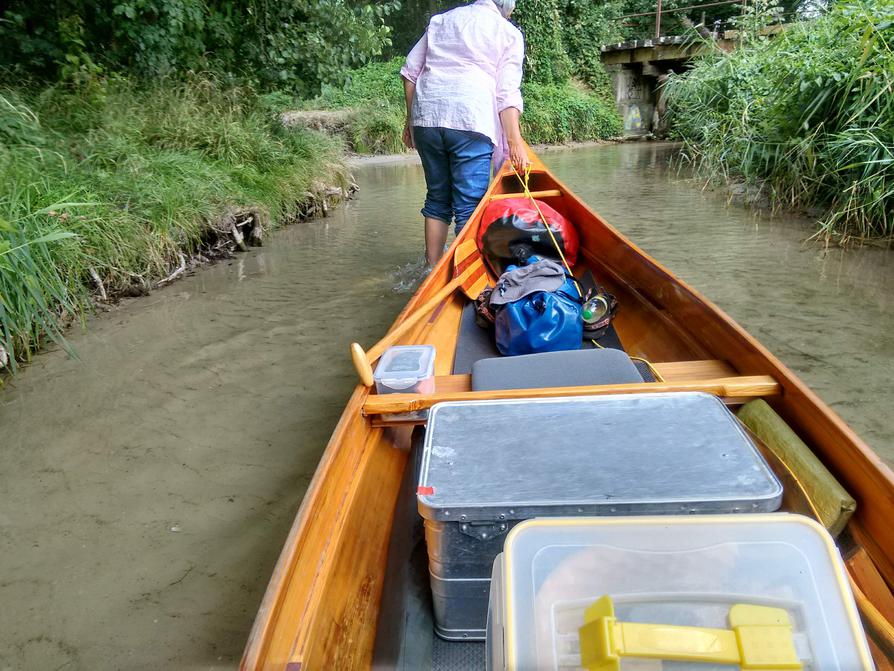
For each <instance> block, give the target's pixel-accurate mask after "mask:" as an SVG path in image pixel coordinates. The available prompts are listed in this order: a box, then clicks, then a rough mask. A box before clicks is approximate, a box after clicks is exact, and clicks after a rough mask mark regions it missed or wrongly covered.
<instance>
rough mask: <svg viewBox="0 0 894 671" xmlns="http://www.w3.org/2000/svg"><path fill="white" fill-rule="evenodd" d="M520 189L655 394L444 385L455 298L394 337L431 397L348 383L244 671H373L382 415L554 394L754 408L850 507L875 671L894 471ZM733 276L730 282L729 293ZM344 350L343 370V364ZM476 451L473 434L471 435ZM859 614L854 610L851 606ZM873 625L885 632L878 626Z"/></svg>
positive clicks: (387, 449)
mask: <svg viewBox="0 0 894 671" xmlns="http://www.w3.org/2000/svg"><path fill="white" fill-rule="evenodd" d="M531 190H532V191H534V192H535V195H537V197H539V198H541V199H543V200H544V201H545V202H547V203H548V204H550V205H551V206H552V207H554V208H555V209H556V210H558V211H560V212H561V213H563V214H564V215H565V216H566V218H568V219H569V220H570V221H572V222H573V223H574V224H575V225H576V226H577V228H578V231H579V233H580V236H581V252H582V254H581V256H582V258H580V259H579V261H580V263H579V267H578V268H575V270H576V271H578V270H583V269H589V270H591V271H592V272H593V273H594V274H595V276H596V277H597V278H599V280H600V282H601V283H603V284H605V285H606V286H607V288H608V289H609V290H610V291H611V292H612V293H613V294H615V296H617V297H618V299H619V301H620V304H621V309H620V311H619V313H618V316H617V318H616V320H615V328H616V330H617V333H618V335H619V337H620V339H621V341H622V343H623V345H624V347H625V349H626V350H627V352H628V353H629V354H631V355H632V356H638V357H645V358H647V359H648V360H649V361H650V362H652V363H653V365H654V366H655V368H656V369H657V370H658V371H659V373H660V375H661V377H662V378H663V379H664V381H663V382H646V383H639V384H625V385H600V386H593V387H568V388H555V387H554V388H544V389H526V390H510V391H496V392H494V391H488V392H475V391H471V390H470V380H469V376H468V375H452V374H451V373H452V369H453V361H454V353H455V348H456V342H457V336H458V331H459V325H460V317H461V313H462V309H463V306H464V304H465V299H464V298H463V297H462V296H461V295H459V294H454V295H453V296H451V297H450V298H448V299H446V300H445V301H444V302H443V303H442V304H441V305H440V306H439V307H438V308H437V309H435V310H434V311H433V312H432V313H431V315H430V316H429V317H428V318H427V319H422V320H421V321H420V322H419V323H418V324H417V325H416V326H415V327H414V328H412V329H411V330H410V331H409V332H408V333H407V334H406V336H405V337H404V338H403V339H402V340H401V343H402V344H414V343H425V344H430V345H433V346H434V347H435V348H436V351H437V359H436V371H435V372H436V375H437V378H436V391H435V393H433V394H429V395H418V394H410V395H404V394H390V395H381V396H380V395H376V394H375V393H372V392H371V391H370V390H369V389H367V388H366V387H363V386H360V385H358V386H357V388H356V389H355V390H354V393H353V394H352V396H351V398H350V400H349V401H348V404H347V406H346V408H345V411H344V413H343V415H342V417H341V420H340V421H339V423H338V425H337V427H336V429H335V431H334V433H333V435H332V438H331V439H330V442H329V444H328V447H327V449H326V452H325V454H324V456H323V458H322V460H321V462H320V465H319V468H318V469H317V472H316V474H315V477H314V479H313V482H312V483H311V486H310V488H309V489H308V492H307V494H306V496H305V499H304V501H303V503H302V505H301V508H300V510H299V512H298V515H297V518H296V520H295V523H294V525H293V527H292V529H291V532H290V534H289V536H288V539H287V541H286V544H285V547H284V548H283V551H282V554H281V556H280V559H279V561H278V563H277V565H276V568H275V570H274V574H273V576H272V578H271V581H270V585H269V587H268V590H267V593H266V595H265V597H264V599H263V602H262V604H261V607H260V610H259V612H258V615H257V619H256V622H255V626H254V628H253V630H252V632H251V635H250V638H249V641H248V644H247V647H246V651H245V655H244V658H243V660H242V668H243V669H289V670H290V671H299V670H301V671H306V670H308V669H358V668H368V667H369V666H370V664H371V662H372V655H373V646H374V641H375V637H376V627H377V617H378V612H379V604H380V599H381V593H382V587H383V579H384V572H385V565H386V562H387V552H388V544H389V538H390V534H391V527H392V519H393V515H394V510H395V503H396V500H397V495H398V490H399V486H400V482H401V479H402V477H403V475H404V469H405V467H406V465H407V460H408V459H407V457H408V448H409V439H410V434H411V431H412V426H411V425H406V423H405V422H403V423H399V422H394V421H391V420H390V419H389V417H388V414H389V413H394V412H403V411H407V410H416V409H423V408H428V407H431V406H432V405H433V404H434V403H437V402H439V401H446V400H461V399H462V400H471V399H492V398H519V397H523V398H527V397H541V398H543V397H562V396H571V395H574V396H580V395H587V394H589V395H598V394H617V393H634V392H635V393H639V392H652V391H654V392H657V391H687V390H702V391H707V392H710V393H713V394H716V395H718V396H720V397H722V398H723V399H724V400H725V402H727V403H729V404H731V405H736V404H740V403H742V402H743V401H744V400H747V399H750V398H755V397H761V398H764V399H765V400H766V401H767V402H768V403H769V404H770V405H771V406H772V408H773V409H774V410H775V411H776V412H777V413H778V414H779V415H780V416H781V417H782V418H783V419H784V420H785V421H786V422H787V423H788V424H789V426H790V427H791V428H792V429H793V430H794V431H795V432H796V433H797V434H798V436H799V437H800V438H801V439H802V440H803V441H804V442H805V443H806V444H807V445H808V446H809V447H810V448H811V449H812V450H813V452H814V453H815V454H816V455H817V456H818V457H819V459H820V460H822V462H823V463H824V464H825V466H826V467H827V468H828V469H829V470H830V471H831V472H832V473H833V474H834V475H835V477H836V478H837V479H838V480H839V481H840V482H841V483H842V484H843V485H844V487H845V488H847V490H848V491H849V493H850V494H851V495H852V496H853V497H854V498H855V499H856V501H857V509H856V513H855V514H854V516H853V518H852V519H851V521H850V523H849V525H848V528H847V537H848V539H849V540H848V546H849V551H848V554H847V555H846V559H847V564H848V567H849V570H850V572H851V577H852V579H853V581H854V585H855V594H856V595H857V599H858V602H859V601H860V598H861V595H862V597H863V598H864V603H863V606H864V607H865V606H867V604H868V607H869V608H873V609H875V611H876V613H877V615H878V618H877V619H876V622H875V627H874V629H873V631H875V630H877V629H878V628H879V627H881V628H882V631H881V632H880V633H879V632H878V631H875V634H876V635H875V636H873V637H872V639H873V640H871V645H872V648H873V654H874V655H875V659H876V664H877V666H878V668H880V669H892V668H894V666H892V665H891V663H890V661H889V658H890V656H891V655H892V653H894V651H892V650H891V649H890V647H889V646H888V644H887V643H886V641H885V634H886V633H887V634H888V635H889V637H890V639H889V642H891V641H894V629H890V626H889V625H888V626H889V630H887V631H886V630H885V626H886V625H887V622H890V621H892V620H894V597H892V594H891V591H890V588H889V586H890V585H891V584H894V525H892V523H891V520H892V519H894V473H892V472H891V470H890V469H889V468H888V467H887V466H886V465H885V464H884V463H883V462H882V460H881V459H880V458H879V457H878V456H877V455H876V454H875V453H874V452H872V451H871V450H870V449H869V447H868V446H867V445H866V444H864V443H863V441H862V440H861V439H860V438H859V437H858V436H857V435H856V434H855V433H854V432H853V431H852V430H851V429H850V428H849V427H848V426H847V425H846V424H845V423H844V422H843V421H842V420H841V419H840V418H839V417H838V416H837V415H836V414H835V413H834V412H833V411H832V410H831V409H830V408H829V407H828V406H826V405H825V404H824V403H823V402H822V401H821V400H820V399H819V398H818V397H817V396H816V394H814V393H813V392H812V391H811V390H810V389H809V388H808V387H807V386H805V385H804V383H803V382H801V381H800V380H799V379H798V378H797V377H796V376H795V375H794V374H793V373H792V372H791V371H790V370H789V369H788V368H786V367H785V366H784V365H783V364H782V363H781V362H780V361H779V360H778V359H776V358H775V357H774V356H773V355H772V354H771V353H770V352H768V351H767V350H766V349H765V348H764V347H763V346H762V345H761V344H760V343H758V342H757V341H756V340H755V339H754V338H753V337H751V336H750V335H749V334H748V333H746V332H745V331H744V330H743V329H742V328H741V327H740V326H738V325H737V324H736V323H735V322H734V321H733V320H732V319H730V318H729V317H728V316H727V315H726V314H724V313H723V312H722V311H721V310H719V309H718V308H717V307H716V306H714V305H713V304H711V303H710V302H709V301H708V300H707V299H706V298H705V297H703V296H701V295H700V294H699V293H698V292H696V291H695V290H693V289H692V288H691V287H689V286H687V285H686V284H685V283H684V282H682V281H681V280H679V279H677V278H676V277H674V275H673V274H671V272H670V271H669V270H667V269H665V268H664V267H662V266H661V265H660V264H659V263H658V262H657V261H655V260H653V259H651V258H650V257H649V256H648V255H647V254H645V253H644V252H643V251H642V250H640V249H639V248H638V247H636V246H635V245H634V244H633V243H631V242H630V241H628V240H626V239H625V238H624V237H623V236H622V235H621V234H620V233H619V232H618V231H616V230H615V229H614V228H612V227H611V226H610V225H608V224H607V223H606V222H605V221H604V220H603V219H602V218H601V217H599V215H598V214H596V213H595V212H594V211H593V210H591V209H590V208H589V207H588V206H587V205H585V204H584V203H583V202H581V201H580V200H579V199H577V198H576V197H575V196H574V194H572V193H571V192H570V191H569V190H568V189H567V187H566V186H565V185H564V184H562V183H561V182H560V181H559V180H557V179H556V178H555V177H553V176H552V175H551V174H550V173H549V172H548V170H547V169H546V167H545V166H544V165H543V164H542V163H540V162H539V161H535V166H534V172H533V173H532V175H531ZM518 191H519V183H518V180H517V178H516V176H515V175H513V174H512V173H511V172H510V171H509V170H508V169H506V168H504V169H503V170H502V171H501V172H500V173H499V174H498V175H497V177H496V178H495V180H494V182H493V183H492V185H491V187H490V190H489V192H488V194H487V195H486V196H485V198H484V200H483V201H482V204H481V205H480V206H479V208H478V210H477V211H476V213H475V214H474V215H473V217H472V219H471V220H470V222H469V224H468V225H467V227H466V229H465V231H464V233H463V236H462V237H461V239H465V238H466V236H472V235H474V232H475V230H476V228H477V226H478V224H479V220H480V217H481V213H482V211H483V208H484V206H485V204H486V203H487V202H488V201H489V199H491V198H504V197H509V196H510V195H511V194H515V195H518ZM451 256H452V254H450V253H448V254H447V255H445V257H444V260H443V261H442V262H441V263H440V264H439V265H438V266H437V267H436V268H435V269H434V270H433V271H432V272H431V274H430V275H429V276H428V278H427V279H426V281H425V282H424V283H423V285H422V286H421V287H420V289H419V291H418V292H417V293H416V294H415V295H414V296H413V298H412V299H411V300H410V302H409V303H408V305H407V306H406V308H405V309H404V311H403V312H402V313H401V315H400V316H399V317H398V319H397V321H396V322H395V324H399V323H400V322H401V321H402V319H403V318H404V317H405V316H407V315H409V314H410V313H411V312H412V311H413V310H414V309H416V308H417V307H418V306H419V305H421V304H423V303H424V302H425V301H426V299H427V298H429V297H431V296H432V295H433V294H434V293H435V292H436V291H437V290H438V289H440V288H441V287H444V286H445V285H446V284H447V282H448V281H449V280H450V278H451V268H450V258H451ZM745 285H747V278H743V286H745ZM347 356H348V355H347V352H346V360H347ZM483 439H484V438H483ZM862 610H863V612H864V619H865V613H866V612H867V611H866V609H865V608H863V609H862ZM886 620H887V622H886Z"/></svg>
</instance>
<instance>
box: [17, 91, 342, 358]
mask: <svg viewBox="0 0 894 671" xmlns="http://www.w3.org/2000/svg"><path fill="white" fill-rule="evenodd" d="M274 112H275V110H273V109H271V108H270V107H269V106H268V105H267V104H265V99H264V98H259V97H258V96H256V95H255V94H254V93H252V92H251V91H249V90H244V89H229V90H222V89H220V88H218V86H217V85H216V84H215V83H214V82H213V81H208V80H194V81H190V82H187V83H181V84H178V83H165V82H161V83H158V84H156V85H154V86H152V87H149V88H146V87H143V88H137V87H134V86H132V85H130V84H128V83H127V82H124V81H112V82H107V83H102V84H97V83H93V84H90V85H88V86H87V87H84V88H81V89H79V90H76V91H74V90H70V89H67V88H65V87H52V88H44V89H33V90H31V89H21V88H20V89H15V90H10V89H6V90H0V347H2V348H3V349H4V350H5V351H6V352H7V353H10V354H11V355H12V357H11V358H12V366H13V367H14V366H15V361H16V360H19V361H22V360H27V359H28V358H29V357H30V356H31V354H32V353H33V352H34V351H35V349H36V348H37V347H39V345H40V342H41V339H42V338H43V337H44V336H49V337H50V338H52V339H54V340H57V341H61V340H62V337H61V336H62V330H63V328H64V326H65V324H66V323H68V322H69V321H70V320H72V319H75V318H78V317H79V316H81V315H83V314H84V313H85V311H86V310H87V309H88V308H89V306H90V294H91V290H92V289H93V288H94V287H95V282H94V280H93V278H92V274H94V273H95V274H96V275H97V276H98V277H99V278H101V280H102V282H103V284H104V286H105V288H106V290H108V291H110V292H115V291H117V290H121V289H124V288H126V287H127V286H128V285H130V284H132V283H133V282H134V281H135V279H136V278H139V279H140V281H151V280H153V279H158V278H160V277H163V276H165V275H167V274H168V273H169V272H170V269H171V268H172V267H173V266H175V265H176V264H177V262H178V259H179V255H180V253H181V252H193V251H195V250H196V249H197V248H198V247H199V245H200V243H201V241H202V240H203V238H204V237H205V236H206V235H207V234H208V232H209V230H210V227H211V225H212V224H213V223H214V221H215V219H217V218H219V217H220V216H221V215H222V214H223V213H224V212H225V211H226V210H227V209H228V208H232V207H242V206H249V207H256V208H259V209H261V210H262V211H263V212H265V213H266V215H267V216H268V217H269V220H270V221H271V222H272V224H273V225H276V224H279V223H283V222H286V221H288V220H290V219H291V218H292V217H294V216H295V215H296V213H297V211H298V206H299V204H300V201H302V200H303V199H304V198H305V194H306V193H307V192H308V191H309V190H310V189H311V185H312V183H313V181H314V180H317V179H321V180H323V181H326V180H333V181H335V180H340V179H343V176H344V172H343V167H342V165H341V162H340V158H339V157H340V154H341V147H340V145H339V144H338V143H337V142H336V141H334V140H332V139H330V138H327V137H324V136H323V135H320V134H316V133H311V132H306V131H294V130H286V129H284V128H282V127H281V125H279V124H278V122H277V121H276V120H275V117H276V115H275V113H274Z"/></svg>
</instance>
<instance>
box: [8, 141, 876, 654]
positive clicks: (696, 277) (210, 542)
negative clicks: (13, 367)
mask: <svg viewBox="0 0 894 671" xmlns="http://www.w3.org/2000/svg"><path fill="white" fill-rule="evenodd" d="M666 157H667V149H666V148H661V147H657V146H655V145H622V146H611V147H601V148H593V149H584V150H575V151H564V152H550V153H548V154H545V155H544V158H545V159H546V161H547V163H548V164H549V165H550V166H551V167H553V168H554V169H555V170H556V172H557V173H558V174H559V175H560V177H562V178H563V179H564V180H566V181H567V182H568V183H569V185H570V186H572V187H573V188H574V189H575V190H576V191H578V193H580V194H581V195H582V196H583V197H584V198H585V199H587V200H588V201H589V202H590V203H592V204H594V205H595V207H596V209H597V210H599V211H600V212H601V213H602V214H603V215H604V216H606V217H607V218H608V219H609V220H610V221H612V222H613V223H614V224H615V225H616V226H618V227H619V228H620V229H621V230H622V231H624V232H625V233H627V234H629V235H630V236H631V237H633V238H634V239H635V240H636V241H637V242H638V243H639V244H641V245H642V246H643V247H644V248H645V249H646V250H647V251H648V252H650V253H652V254H653V255H655V256H656V257H657V258H658V259H660V260H661V261H662V262H664V263H665V264H666V265H667V266H669V267H670V268H671V269H672V270H674V271H675V272H676V273H678V274H679V275H680V276H682V277H683V278H684V279H686V280H688V281H689V282H691V283H692V284H693V285H695V286H696V287H697V288H698V289H700V290H702V291H703V292H704V293H706V294H707V295H708V296H709V297H710V298H712V299H714V300H715V301H716V302H717V303H719V304H720V305H721V306H722V307H723V308H725V309H726V310H727V311H729V312H730V314H732V315H733V317H735V318H736V319H738V320H739V321H740V322H741V323H742V324H743V325H745V326H746V328H748V329H749V330H750V331H752V332H753V333H754V334H756V335H757V336H758V337H759V338H760V339H761V340H762V341H763V342H764V343H765V344H766V345H768V346H769V347H770V349H771V350H773V351H774V352H775V353H777V354H778V355H779V356H780V357H781V358H782V359H783V361H785V362H786V363H788V364H789V365H790V366H792V367H793V368H794V369H795V370H796V371H798V372H799V373H800V374H801V375H802V376H803V377H804V378H805V380H806V381H807V382H808V383H810V384H811V385H813V386H814V388H815V389H816V390H817V391H818V392H819V393H820V395H821V396H823V398H825V399H826V400H827V401H829V402H830V403H831V404H832V405H833V406H834V407H835V408H836V409H837V410H838V411H839V412H840V413H841V414H842V415H843V416H844V417H845V419H846V420H847V421H849V422H850V423H851V424H852V425H853V426H854V427H855V428H856V429H857V431H858V432H859V433H860V434H861V435H862V436H863V437H864V438H865V439H867V440H868V441H869V442H870V444H872V445H873V446H874V447H875V448H876V449H877V450H878V451H879V452H880V453H882V454H883V455H884V456H886V458H888V460H889V461H894V420H892V418H891V416H890V413H889V412H888V407H889V405H890V401H889V399H888V393H889V391H890V388H891V384H890V380H891V379H892V375H894V305H892V301H894V299H892V289H894V272H892V271H894V254H892V252H886V251H877V250H861V251H843V250H837V249H836V250H829V251H823V250H821V249H819V248H817V247H816V246H814V245H810V244H806V245H805V244H803V243H802V240H803V238H804V237H805V230H804V229H803V228H802V227H801V226H802V223H801V222H794V221H780V220H772V221H770V220H765V219H760V218H757V217H754V216H752V215H751V214H749V213H747V212H744V211H742V210H739V209H736V208H727V207H726V206H725V204H724V201H723V199H722V198H720V197H718V196H716V195H714V194H703V193H701V192H699V191H698V190H696V189H694V188H692V187H691V186H690V185H687V184H679V183H677V180H676V177H675V175H674V174H673V173H669V172H668V170H667V169H666V167H665V165H666V163H665V161H666ZM357 179H358V182H359V183H360V186H361V189H362V190H361V195H360V198H359V199H358V200H357V201H355V202H353V203H351V204H350V205H349V206H347V207H346V208H343V209H342V210H340V211H338V212H336V213H335V214H334V215H333V216H332V217H331V218H329V219H327V220H324V221H321V222H317V223H312V224H307V225H302V226H297V227H293V228H291V229H289V230H286V231H283V232H282V233H280V234H278V235H276V236H274V238H273V239H272V240H271V241H270V243H269V245H268V246H267V247H265V248H263V249H261V250H257V251H253V252H251V253H248V254H244V255H241V256H240V257H239V258H238V259H237V260H235V261H233V262H232V263H229V264H222V265H218V266H216V267H213V268H210V269H207V270H205V271H202V272H201V273H199V274H198V275H196V276H194V277H191V278H187V279H186V280H183V281H181V282H178V283H176V284H174V285H173V286H172V287H170V288H169V289H167V290H165V291H161V292H158V293H156V294H154V295H153V296H151V297H149V298H146V299H140V300H137V301H130V302H127V303H125V304H124V305H122V306H121V307H120V308H119V309H117V310H115V311H114V312H112V313H111V314H109V315H105V316H102V317H101V318H99V319H96V320H94V322H93V323H91V325H90V328H89V331H88V332H87V333H86V334H81V333H77V334H74V335H73V337H72V340H73V341H74V344H75V346H76V347H77V349H78V352H79V354H80V358H79V359H77V360H70V359H67V358H66V357H65V356H64V355H63V354H62V353H61V352H50V353H47V354H44V355H41V356H39V357H38V358H37V359H36V361H35V363H34V364H33V365H32V366H30V367H29V368H28V369H26V370H25V371H24V373H23V374H22V375H20V377H19V378H18V379H17V380H16V381H15V383H14V384H12V385H10V386H9V387H8V388H6V389H5V390H3V391H0V431H2V433H0V604H2V608H0V669H68V670H71V669H91V670H94V669H96V670H99V669H159V668H165V667H167V668H177V669H181V668H186V669H216V668H233V667H234V665H235V663H236V662H237V661H238V658H239V656H240V654H241V651H242V646H243V644H244V641H245V637H246V635H247V633H248V629H249V627H250V626H251V622H252V619H253V616H254V612H255V610H256V608H257V606H258V603H259V601H260V598H261V595H262V594H263V590H264V588H265V586H266V582H267V579H268V577H269V575H270V572H271V570H272V568H273V563H274V562H275V560H276V557H277V554H278V553H279V550H280V547H281V545H282V543H283V541H284V539H285V535H286V533H287V530H288V527H289V525H290V524H291V521H292V518H293V516H294V514H295V511H296V510H297V508H298V505H299V502H300V500H301V497H302V495H303V493H304V489H305V487H306V486H307V484H308V482H309V480H310V478H311V476H312V474H313V471H314V468H315V466H316V462H317V460H318V458H319V455H320V454H321V452H322V449H323V447H324V446H325V442H326V439H327V437H328V435H329V433H330V432H331V430H332V428H333V426H334V424H335V421H336V420H337V418H338V415H339V413H340V411H341V408H342V405H343V403H344V401H345V400H346V398H347V396H348V394H349V393H350V390H351V388H352V386H353V384H354V376H353V373H352V367H351V364H350V360H349V357H348V355H347V346H348V343H349V342H351V341H352V340H355V339H357V340H359V341H360V342H361V343H363V344H364V345H367V346H369V345H371V344H372V343H373V342H374V341H375V340H376V339H377V337H378V336H379V335H381V334H382V333H383V331H384V329H385V328H386V327H387V325H388V324H389V323H390V322H391V321H392V319H393V318H394V316H395V314H396V313H397V311H398V310H399V309H400V307H401V306H402V305H403V303H404V302H405V301H406V299H407V295H406V294H401V293H396V292H394V291H393V287H394V286H395V285H403V284H405V283H406V279H407V277H408V276H412V275H413V273H414V272H415V268H414V266H413V264H414V263H416V262H417V261H418V258H419V255H420V252H421V249H422V230H421V225H420V223H419V221H418V209H419V205H420V203H421V199H422V194H423V182H422V174H421V169H420V168H419V167H418V166H417V165H412V164H393V165H382V166H366V167H364V168H362V169H361V170H359V171H358V173H357Z"/></svg>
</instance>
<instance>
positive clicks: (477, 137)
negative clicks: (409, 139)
mask: <svg viewBox="0 0 894 671" xmlns="http://www.w3.org/2000/svg"><path fill="white" fill-rule="evenodd" d="M413 140H414V142H415V143H416V149H417V151H418V152H419V157H420V158H421V159H422V169H423V171H424V172H425V185H426V187H427V193H426V195H425V207H423V208H422V216H424V217H431V218H433V219H440V220H441V221H443V222H444V223H446V224H448V225H449V224H450V222H451V220H453V219H455V220H456V226H455V228H454V230H455V231H456V234H457V235H459V232H460V231H461V230H462V228H463V226H465V224H466V222H467V221H468V220H469V217H471V216H472V212H474V211H475V208H476V207H477V206H478V202H479V201H480V200H481V197H482V196H483V195H484V192H485V191H487V187H488V184H489V183H490V162H491V157H492V156H493V153H494V146H493V144H492V143H491V141H490V139H489V138H488V137H487V136H485V135H481V134H480V133H475V132H473V131H468V130H454V129H452V128H441V127H431V128H429V127H425V126H413Z"/></svg>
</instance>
